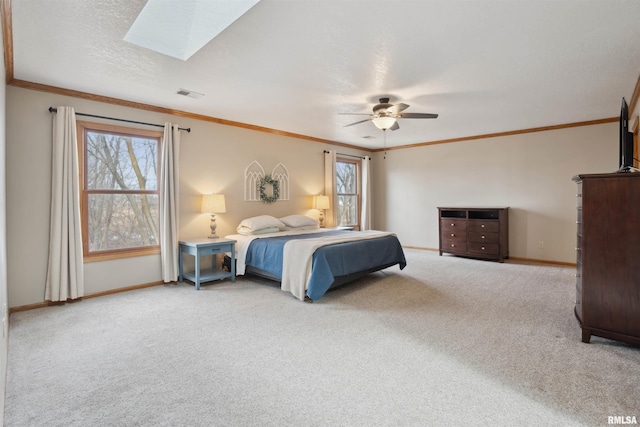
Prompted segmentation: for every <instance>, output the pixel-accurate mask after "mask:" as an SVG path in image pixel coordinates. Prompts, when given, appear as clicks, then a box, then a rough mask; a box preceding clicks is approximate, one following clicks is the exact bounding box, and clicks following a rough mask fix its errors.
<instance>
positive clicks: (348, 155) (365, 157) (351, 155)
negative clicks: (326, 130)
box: [324, 150, 371, 160]
mask: <svg viewBox="0 0 640 427" xmlns="http://www.w3.org/2000/svg"><path fill="white" fill-rule="evenodd" d="M324 153H325V154H327V153H328V151H327V150H324ZM336 154H338V155H340V156H345V157H355V158H356V159H365V160H366V159H369V160H371V157H367V156H364V157H363V156H355V155H353V154H344V153H336Z"/></svg>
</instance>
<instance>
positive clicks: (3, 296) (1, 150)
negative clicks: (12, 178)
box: [0, 36, 9, 425]
mask: <svg viewBox="0 0 640 427" xmlns="http://www.w3.org/2000/svg"><path fill="white" fill-rule="evenodd" d="M1 40H2V36H0V41H1ZM2 45H3V46H4V43H2ZM0 56H2V57H4V47H2V48H0ZM0 68H1V70H0V81H2V82H4V81H5V78H6V74H5V68H4V67H0ZM5 112H6V86H5V85H4V84H2V85H0V165H2V166H1V167H2V173H1V174H0V317H1V318H2V325H0V327H1V328H2V339H0V396H1V398H0V425H3V420H4V394H5V393H4V392H5V386H6V375H7V349H8V343H9V322H8V321H7V320H8V318H9V317H8V316H9V314H8V310H7V228H6V225H7V221H6V220H7V204H6V194H7V191H6V173H5V170H4V166H5V163H6V162H5V159H6V155H5V146H6V119H5Z"/></svg>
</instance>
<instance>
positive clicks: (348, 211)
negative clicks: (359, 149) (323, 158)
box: [336, 160, 359, 227]
mask: <svg viewBox="0 0 640 427" xmlns="http://www.w3.org/2000/svg"><path fill="white" fill-rule="evenodd" d="M336 194H337V196H338V226H348V227H357V226H358V212H359V208H358V163H357V162H352V161H346V160H344V161H343V160H338V161H336Z"/></svg>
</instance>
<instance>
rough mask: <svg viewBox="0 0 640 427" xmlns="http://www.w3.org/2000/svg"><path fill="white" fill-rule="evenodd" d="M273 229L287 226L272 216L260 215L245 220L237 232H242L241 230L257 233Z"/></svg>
mask: <svg viewBox="0 0 640 427" xmlns="http://www.w3.org/2000/svg"><path fill="white" fill-rule="evenodd" d="M271 227H276V228H284V227H285V225H284V224H283V223H282V222H280V221H279V220H278V219H277V218H274V217H272V216H271V215H260V216H254V217H252V218H247V219H243V220H242V222H241V223H240V225H238V228H237V229H236V230H237V231H238V232H240V230H241V229H247V230H248V231H249V232H256V231H260V230H264V229H265V228H271Z"/></svg>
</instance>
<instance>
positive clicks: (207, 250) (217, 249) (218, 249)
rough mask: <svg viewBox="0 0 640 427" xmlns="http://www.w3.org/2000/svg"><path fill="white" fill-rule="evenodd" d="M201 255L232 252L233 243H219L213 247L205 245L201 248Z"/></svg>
mask: <svg viewBox="0 0 640 427" xmlns="http://www.w3.org/2000/svg"><path fill="white" fill-rule="evenodd" d="M199 252H200V255H215V254H221V253H224V252H231V245H217V246H213V247H204V248H200V249H199Z"/></svg>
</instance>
